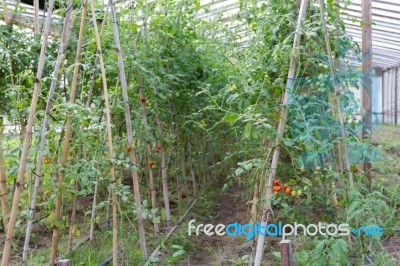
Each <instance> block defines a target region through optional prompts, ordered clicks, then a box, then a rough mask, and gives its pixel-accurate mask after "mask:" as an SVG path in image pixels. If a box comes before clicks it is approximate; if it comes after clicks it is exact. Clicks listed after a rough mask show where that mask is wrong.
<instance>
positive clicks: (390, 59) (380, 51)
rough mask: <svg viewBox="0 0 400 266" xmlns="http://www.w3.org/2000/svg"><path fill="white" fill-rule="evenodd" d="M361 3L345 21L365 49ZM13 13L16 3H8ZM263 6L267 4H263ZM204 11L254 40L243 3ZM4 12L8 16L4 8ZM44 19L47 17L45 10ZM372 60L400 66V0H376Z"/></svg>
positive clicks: (23, 19) (27, 16)
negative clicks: (241, 15) (241, 17)
mask: <svg viewBox="0 0 400 266" xmlns="http://www.w3.org/2000/svg"><path fill="white" fill-rule="evenodd" d="M361 1H362V0H352V3H351V4H350V5H349V6H348V7H347V9H346V10H343V13H342V19H343V20H344V23H345V25H346V30H347V32H348V33H349V34H350V35H351V36H352V37H353V39H354V40H355V41H356V42H358V43H359V44H360V47H361V32H362V31H361V30H362V28H361V23H360V20H361ZM7 2H8V6H9V9H10V10H13V6H15V2H13V1H11V0H8V1H7ZM259 2H260V3H262V2H263V1H259ZM201 5H202V9H201V11H200V12H199V13H198V14H197V15H196V16H197V18H198V19H205V20H213V21H220V22H221V23H224V25H226V26H227V27H228V28H229V29H230V31H231V32H232V33H234V34H236V35H237V43H238V44H242V45H243V44H245V43H246V42H247V41H248V40H249V39H250V38H251V31H250V30H249V29H248V28H247V27H246V25H245V24H244V23H243V22H242V21H239V20H237V19H236V15H237V14H238V13H239V12H240V9H239V0H201ZM19 6H20V8H22V13H21V15H20V16H18V17H17V20H19V22H20V24H22V25H24V26H26V27H32V25H33V23H32V20H33V7H32V6H29V5H26V4H23V3H19ZM0 12H1V13H2V14H4V10H3V8H0ZM41 16H42V17H44V16H45V14H44V13H43V11H41ZM372 20H373V26H372V46H373V48H372V51H373V52H372V61H373V67H374V68H381V69H385V68H391V67H394V66H398V65H400V45H399V44H400V1H399V0H372ZM349 58H350V59H351V60H353V61H354V63H355V64H360V63H361V62H360V61H359V60H358V59H357V58H356V57H354V56H349Z"/></svg>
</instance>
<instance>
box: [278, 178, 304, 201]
mask: <svg viewBox="0 0 400 266" xmlns="http://www.w3.org/2000/svg"><path fill="white" fill-rule="evenodd" d="M273 190H274V194H275V195H278V194H279V193H280V192H281V191H283V192H285V194H286V195H287V196H292V197H296V196H301V195H302V194H303V191H301V190H300V189H299V190H295V189H293V190H292V189H291V188H290V186H289V185H288V184H284V185H283V186H281V182H280V181H279V180H275V181H274V188H273Z"/></svg>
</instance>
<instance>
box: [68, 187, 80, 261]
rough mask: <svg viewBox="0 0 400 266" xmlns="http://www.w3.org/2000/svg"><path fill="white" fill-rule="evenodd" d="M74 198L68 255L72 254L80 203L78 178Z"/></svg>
mask: <svg viewBox="0 0 400 266" xmlns="http://www.w3.org/2000/svg"><path fill="white" fill-rule="evenodd" d="M74 182H75V184H74V199H73V201H72V211H71V219H70V224H69V232H68V244H67V254H68V256H69V255H70V254H71V250H72V242H73V238H74V226H75V219H76V205H77V204H78V192H77V191H78V188H79V184H78V180H75V181H74Z"/></svg>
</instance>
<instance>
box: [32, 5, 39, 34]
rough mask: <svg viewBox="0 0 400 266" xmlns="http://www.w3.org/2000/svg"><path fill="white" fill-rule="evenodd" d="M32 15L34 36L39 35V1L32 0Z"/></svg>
mask: <svg viewBox="0 0 400 266" xmlns="http://www.w3.org/2000/svg"><path fill="white" fill-rule="evenodd" d="M33 9H34V10H33V11H34V12H33V13H34V23H33V28H34V32H35V36H38V34H39V0H33Z"/></svg>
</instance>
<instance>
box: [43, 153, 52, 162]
mask: <svg viewBox="0 0 400 266" xmlns="http://www.w3.org/2000/svg"><path fill="white" fill-rule="evenodd" d="M43 162H44V163H45V164H49V163H51V160H50V158H49V157H48V156H46V155H45V156H43Z"/></svg>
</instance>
